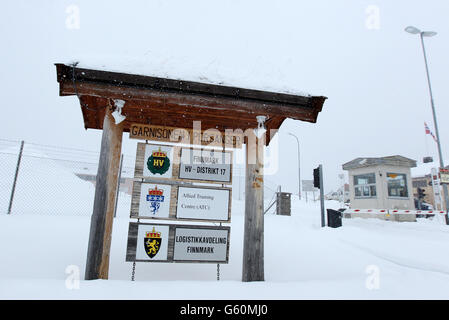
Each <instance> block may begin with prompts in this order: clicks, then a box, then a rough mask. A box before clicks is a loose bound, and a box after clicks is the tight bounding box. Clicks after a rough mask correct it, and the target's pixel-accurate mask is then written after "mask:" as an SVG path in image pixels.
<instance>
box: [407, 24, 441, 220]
mask: <svg viewBox="0 0 449 320" xmlns="http://www.w3.org/2000/svg"><path fill="white" fill-rule="evenodd" d="M405 31H406V32H408V33H411V34H419V37H420V39H421V46H422V51H423V55H424V64H425V67H426V74H427V84H428V86H429V94H430V105H431V106H432V116H433V125H434V127H435V134H436V137H437V145H438V157H439V159H440V168H444V161H443V154H442V152H441V141H440V134H439V131H438V123H437V116H436V113H435V103H434V100H433V92H432V85H431V82H430V73H429V65H428V63H427V55H426V48H425V46H424V37H433V36H435V35H437V33H436V32H434V31H421V30H419V29H418V28H416V27H413V26H409V27H407V28H405ZM443 195H444V204H445V206H446V216H445V217H446V224H447V225H449V217H448V210H449V194H448V189H447V184H443Z"/></svg>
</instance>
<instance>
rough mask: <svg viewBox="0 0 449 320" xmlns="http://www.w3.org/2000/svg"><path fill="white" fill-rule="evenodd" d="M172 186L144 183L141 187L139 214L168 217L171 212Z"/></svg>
mask: <svg viewBox="0 0 449 320" xmlns="http://www.w3.org/2000/svg"><path fill="white" fill-rule="evenodd" d="M171 188H172V187H171V186H170V185H166V184H153V183H142V185H141V187H140V201H139V216H142V217H151V218H168V216H169V214H170V200H171Z"/></svg>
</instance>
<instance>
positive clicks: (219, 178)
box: [179, 148, 232, 183]
mask: <svg viewBox="0 0 449 320" xmlns="http://www.w3.org/2000/svg"><path fill="white" fill-rule="evenodd" d="M180 158H181V163H180V167H179V178H180V179H190V180H203V181H215V182H228V183H231V178H232V172H231V162H232V154H231V152H221V151H215V150H208V149H192V148H182V149H181V156H180Z"/></svg>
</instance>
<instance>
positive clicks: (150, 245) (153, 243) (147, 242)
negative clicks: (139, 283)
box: [144, 227, 162, 259]
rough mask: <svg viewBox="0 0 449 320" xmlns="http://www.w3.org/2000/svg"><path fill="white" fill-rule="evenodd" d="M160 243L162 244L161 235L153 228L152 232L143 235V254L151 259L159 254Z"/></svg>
mask: <svg viewBox="0 0 449 320" xmlns="http://www.w3.org/2000/svg"><path fill="white" fill-rule="evenodd" d="M161 243H162V237H161V233H160V232H157V231H156V230H155V228H154V227H153V231H152V232H146V233H145V238H144V246H145V253H146V254H147V255H148V256H149V257H150V258H151V259H152V258H154V257H155V256H156V255H157V253H158V252H159V249H160V248H161Z"/></svg>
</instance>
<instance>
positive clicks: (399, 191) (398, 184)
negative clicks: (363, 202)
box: [387, 172, 408, 198]
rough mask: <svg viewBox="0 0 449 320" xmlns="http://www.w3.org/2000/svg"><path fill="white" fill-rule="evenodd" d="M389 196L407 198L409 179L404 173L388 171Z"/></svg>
mask: <svg viewBox="0 0 449 320" xmlns="http://www.w3.org/2000/svg"><path fill="white" fill-rule="evenodd" d="M387 184H388V196H389V197H400V198H407V197H408V191H407V179H406V177H405V174H403V173H389V172H387Z"/></svg>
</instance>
